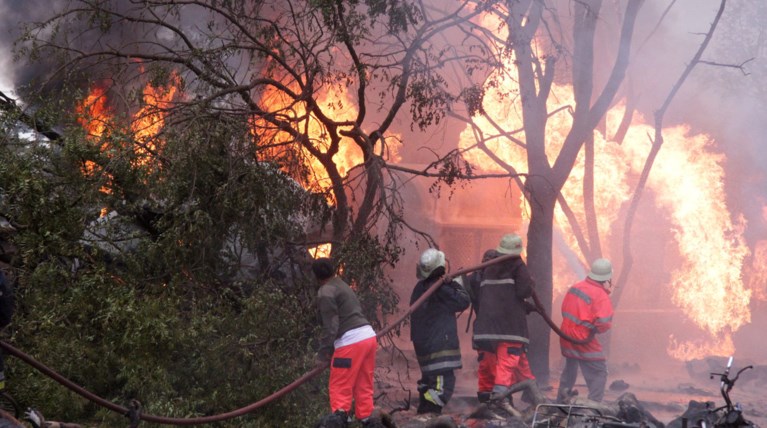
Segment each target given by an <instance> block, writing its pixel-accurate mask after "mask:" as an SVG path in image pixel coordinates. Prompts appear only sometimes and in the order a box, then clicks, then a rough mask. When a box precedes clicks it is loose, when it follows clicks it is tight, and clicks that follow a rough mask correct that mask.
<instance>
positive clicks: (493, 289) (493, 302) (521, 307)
mask: <svg viewBox="0 0 767 428" xmlns="http://www.w3.org/2000/svg"><path fill="white" fill-rule="evenodd" d="M533 286H534V283H533V279H532V277H531V276H530V273H529V272H528V270H527V266H526V265H525V262H524V261H523V260H522V258H521V257H513V258H511V259H509V260H506V261H504V262H501V263H498V264H495V265H491V266H488V267H486V268H485V270H484V271H483V277H482V282H481V284H480V287H479V295H478V297H477V306H478V310H477V320H476V321H475V322H474V337H473V340H474V346H475V347H477V348H480V349H493V348H494V345H496V344H497V343H498V342H521V343H529V339H528V337H529V333H528V330H527V308H526V305H525V299H526V298H528V297H530V296H531V295H532V292H533Z"/></svg>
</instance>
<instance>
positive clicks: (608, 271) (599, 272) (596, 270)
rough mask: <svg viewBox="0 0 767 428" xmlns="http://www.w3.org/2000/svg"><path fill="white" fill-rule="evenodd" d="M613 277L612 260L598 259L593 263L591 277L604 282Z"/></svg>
mask: <svg viewBox="0 0 767 428" xmlns="http://www.w3.org/2000/svg"><path fill="white" fill-rule="evenodd" d="M612 277H613V265H612V263H610V260H607V259H596V260H594V261H593V262H592V263H591V271H589V278H591V279H593V280H594V281H597V282H604V281H607V280H609V279H610V278H612Z"/></svg>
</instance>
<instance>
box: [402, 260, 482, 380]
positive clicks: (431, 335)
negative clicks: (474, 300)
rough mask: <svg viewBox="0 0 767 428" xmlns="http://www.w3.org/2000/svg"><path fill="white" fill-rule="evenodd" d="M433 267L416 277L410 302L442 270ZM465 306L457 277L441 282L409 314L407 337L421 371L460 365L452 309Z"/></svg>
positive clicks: (420, 293)
mask: <svg viewBox="0 0 767 428" xmlns="http://www.w3.org/2000/svg"><path fill="white" fill-rule="evenodd" d="M444 272H445V270H444V268H437V269H436V270H435V271H434V272H432V273H431V275H430V276H429V277H428V278H426V279H423V280H421V281H418V283H417V284H416V285H415V288H414V289H413V294H412V295H411V296H410V304H411V305H412V304H413V303H415V301H416V300H418V298H419V297H421V295H423V293H425V292H426V290H428V289H429V287H431V286H432V285H434V284H435V283H436V282H437V281H438V280H439V277H440V276H441V275H442V274H444ZM468 307H469V294H468V293H467V292H466V290H464V288H463V287H462V286H461V284H460V283H458V282H457V281H450V282H449V283H445V284H443V285H442V286H441V287H440V288H439V290H437V291H436V292H435V293H434V294H432V295H431V296H430V297H429V298H428V299H427V300H426V301H425V302H424V303H423V304H422V305H421V306H420V307H418V308H417V309H416V310H415V311H413V314H412V315H411V316H410V340H412V341H413V347H414V348H415V353H416V356H417V357H418V365H419V366H420V367H421V373H423V374H424V375H429V374H438V373H440V372H443V371H446V370H453V369H458V368H461V349H460V346H459V343H458V327H457V323H456V319H455V314H456V312H460V311H463V310H464V309H466V308H468Z"/></svg>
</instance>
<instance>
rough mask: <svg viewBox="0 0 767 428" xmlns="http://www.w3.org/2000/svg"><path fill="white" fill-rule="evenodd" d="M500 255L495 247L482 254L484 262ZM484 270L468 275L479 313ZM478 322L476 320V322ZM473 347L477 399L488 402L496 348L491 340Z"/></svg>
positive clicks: (492, 381)
mask: <svg viewBox="0 0 767 428" xmlns="http://www.w3.org/2000/svg"><path fill="white" fill-rule="evenodd" d="M496 257H498V253H497V252H496V251H495V248H492V249H489V250H487V251H485V253H484V254H483V255H482V263H485V262H489V261H490V260H492V259H494V258H496ZM483 273H484V270H477V271H474V272H472V273H471V274H469V275H468V277H467V280H468V284H469V286H468V287H467V291H468V292H469V297H471V305H472V310H473V311H474V312H475V313H477V314H478V313H479V289H480V286H481V284H482V278H483V277H484V274H483ZM474 323H475V324H476V321H475V322H474ZM467 329H468V327H467ZM472 347H473V348H474V349H476V350H477V361H478V362H479V368H478V370H477V375H478V376H477V377H478V379H477V399H478V400H479V402H480V403H486V402H488V401H489V400H490V393H491V392H493V386H494V385H495V364H496V361H495V348H494V347H493V346H492V344H491V343H489V342H481V343H476V342H475V343H472Z"/></svg>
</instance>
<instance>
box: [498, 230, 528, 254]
mask: <svg viewBox="0 0 767 428" xmlns="http://www.w3.org/2000/svg"><path fill="white" fill-rule="evenodd" d="M495 251H497V252H499V253H501V254H513V255H515V256H518V255H520V254H522V238H520V237H519V235H517V234H516V233H508V234H506V235H503V237H502V238H501V242H500V243H499V244H498V248H496V249H495Z"/></svg>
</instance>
